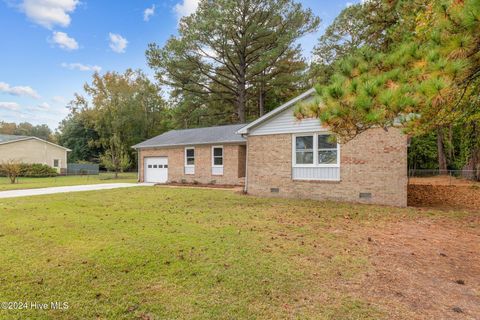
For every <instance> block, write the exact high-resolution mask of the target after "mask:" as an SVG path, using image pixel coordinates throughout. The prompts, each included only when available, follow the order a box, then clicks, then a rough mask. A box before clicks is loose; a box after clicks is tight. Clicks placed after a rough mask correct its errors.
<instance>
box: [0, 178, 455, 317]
mask: <svg viewBox="0 0 480 320" xmlns="http://www.w3.org/2000/svg"><path fill="white" fill-rule="evenodd" d="M418 214H422V215H424V216H427V217H432V219H434V218H435V217H437V216H442V217H444V216H446V214H445V213H443V212H437V211H421V212H418V211H416V210H414V209H394V208H388V207H377V206H366V205H349V204H338V203H329V202H314V201H300V200H284V199H264V198H255V197H250V196H245V195H241V194H236V193H234V192H232V191H224V190H203V189H174V188H162V187H144V188H142V187H140V188H138V187H137V188H132V189H117V190H107V191H101V192H82V193H75V194H68V195H67V194H58V195H52V196H39V197H31V198H16V199H4V200H1V199H0V251H1V252H2V253H1V259H2V261H1V263H0V288H1V290H0V301H20V302H27V303H30V302H32V301H34V302H41V303H49V302H51V301H60V302H67V303H68V305H69V308H68V310H48V311H41V310H32V309H30V308H29V309H27V310H0V318H2V319H20V318H21V319H27V318H35V319H53V318H55V319H95V318H96V319H137V318H138V319H279V318H288V319H292V318H296V319H305V318H314V319H377V318H388V311H387V309H386V308H381V307H374V306H372V305H371V304H369V303H367V302H366V301H364V299H363V298H362V296H358V295H356V294H355V293H353V292H350V290H348V288H347V287H344V286H343V284H345V283H348V282H356V281H357V280H359V279H361V278H362V277H363V275H364V274H365V273H366V272H368V271H369V270H370V269H371V268H372V266H371V264H370V262H369V260H368V257H367V251H368V247H367V241H366V239H365V238H364V235H362V234H359V233H357V232H354V231H352V232H348V233H346V234H348V236H345V232H341V233H339V232H338V230H340V229H341V230H349V231H351V230H352V228H353V226H354V225H355V226H356V228H359V227H361V226H364V227H373V226H375V227H376V226H381V225H382V223H384V222H385V221H388V220H390V219H392V217H399V216H402V219H410V218H411V219H413V217H415V216H416V215H418ZM462 214H463V213H458V216H462Z"/></svg>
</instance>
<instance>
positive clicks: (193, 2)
mask: <svg viewBox="0 0 480 320" xmlns="http://www.w3.org/2000/svg"><path fill="white" fill-rule="evenodd" d="M199 1H200V0H182V3H177V4H176V5H175V7H174V8H173V10H174V11H175V13H176V14H177V18H178V20H180V19H181V18H182V17H185V16H189V15H191V14H192V13H194V12H195V11H196V10H197V8H198V3H199Z"/></svg>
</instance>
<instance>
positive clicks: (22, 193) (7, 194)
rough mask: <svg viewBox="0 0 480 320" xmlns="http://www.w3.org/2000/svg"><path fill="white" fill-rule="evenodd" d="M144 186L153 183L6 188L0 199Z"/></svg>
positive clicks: (1, 192) (0, 192)
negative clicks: (22, 188)
mask: <svg viewBox="0 0 480 320" xmlns="http://www.w3.org/2000/svg"><path fill="white" fill-rule="evenodd" d="M145 186H153V184H148V183H105V184H89V185H79V186H66V187H51V188H39V189H24V190H8V191H0V199H3V198H17V197H28V196H40V195H44V194H55V193H66V192H81V191H94V190H107V189H118V188H131V187H145Z"/></svg>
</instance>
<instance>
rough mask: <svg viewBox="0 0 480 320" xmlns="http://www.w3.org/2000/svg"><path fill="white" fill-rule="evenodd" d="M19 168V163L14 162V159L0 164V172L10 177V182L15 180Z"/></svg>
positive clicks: (18, 173)
mask: <svg viewBox="0 0 480 320" xmlns="http://www.w3.org/2000/svg"><path fill="white" fill-rule="evenodd" d="M20 170H21V166H20V163H18V162H15V161H14V160H9V161H6V162H2V164H0V174H2V175H5V176H6V177H8V179H10V183H15V182H17V178H18V176H19V175H20Z"/></svg>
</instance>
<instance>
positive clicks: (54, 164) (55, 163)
mask: <svg viewBox="0 0 480 320" xmlns="http://www.w3.org/2000/svg"><path fill="white" fill-rule="evenodd" d="M53 167H54V168H58V167H60V160H58V159H54V160H53Z"/></svg>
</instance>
